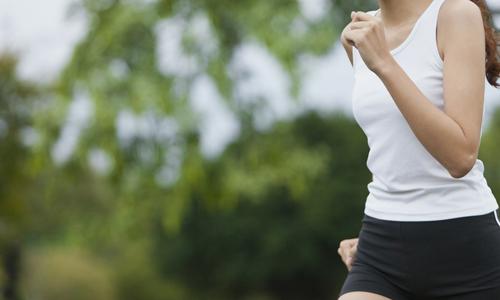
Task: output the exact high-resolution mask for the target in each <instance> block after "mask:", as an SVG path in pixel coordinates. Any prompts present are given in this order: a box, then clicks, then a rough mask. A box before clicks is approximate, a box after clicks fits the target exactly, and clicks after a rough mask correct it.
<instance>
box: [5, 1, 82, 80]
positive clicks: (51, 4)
mask: <svg viewBox="0 0 500 300" xmlns="http://www.w3.org/2000/svg"><path fill="white" fill-rule="evenodd" d="M72 2H73V1H71V0H51V1H36V0H15V1H14V0H6V1H0V51H2V50H1V49H9V50H12V51H14V52H16V53H18V55H19V56H20V64H19V66H18V70H17V71H18V75H19V77H21V78H23V79H29V80H34V81H38V82H43V83H48V82H50V81H52V80H54V79H55V78H56V77H57V76H58V74H59V73H60V71H61V70H62V69H63V68H64V66H65V65H66V64H67V63H68V61H69V59H70V58H71V55H72V52H73V49H74V46H75V45H76V43H77V42H78V41H79V40H80V39H81V38H82V37H83V36H84V35H85V33H86V31H87V27H88V24H87V23H88V20H87V18H86V16H84V15H83V14H81V15H77V16H73V17H72V18H68V17H67V10H68V8H69V7H70V5H71V3H72Z"/></svg>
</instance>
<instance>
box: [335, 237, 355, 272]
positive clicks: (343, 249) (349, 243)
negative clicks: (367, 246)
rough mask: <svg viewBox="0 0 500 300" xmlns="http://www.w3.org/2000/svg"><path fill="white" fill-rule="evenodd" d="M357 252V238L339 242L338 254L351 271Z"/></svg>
mask: <svg viewBox="0 0 500 300" xmlns="http://www.w3.org/2000/svg"><path fill="white" fill-rule="evenodd" d="M357 250H358V238H352V239H345V240H342V241H341V242H340V245H339V249H338V250H337V252H338V254H339V255H340V257H341V258H342V261H343V262H344V264H345V265H346V267H347V270H348V271H351V268H352V263H353V261H354V259H355V258H356V251H357Z"/></svg>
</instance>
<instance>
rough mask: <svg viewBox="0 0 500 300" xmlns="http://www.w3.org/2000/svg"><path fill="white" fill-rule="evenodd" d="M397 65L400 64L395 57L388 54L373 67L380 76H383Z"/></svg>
mask: <svg viewBox="0 0 500 300" xmlns="http://www.w3.org/2000/svg"><path fill="white" fill-rule="evenodd" d="M396 66H398V63H397V62H396V60H395V59H394V57H393V56H392V55H388V56H387V58H386V59H383V60H379V63H378V64H377V65H375V66H374V67H373V69H372V71H373V72H374V73H375V74H377V75H378V76H379V77H382V76H385V75H387V74H389V73H391V72H392V71H393V70H394V68H395V67H396Z"/></svg>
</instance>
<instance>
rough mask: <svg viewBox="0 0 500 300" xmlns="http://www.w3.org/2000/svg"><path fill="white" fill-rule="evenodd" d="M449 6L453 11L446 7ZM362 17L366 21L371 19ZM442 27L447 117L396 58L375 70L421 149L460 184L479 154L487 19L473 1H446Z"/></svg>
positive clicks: (445, 112)
mask: <svg viewBox="0 0 500 300" xmlns="http://www.w3.org/2000/svg"><path fill="white" fill-rule="evenodd" d="M447 3H448V4H449V7H444V6H445V5H447ZM358 14H359V13H358ZM361 15H362V16H361V18H360V19H365V21H366V20H369V19H371V18H373V17H372V16H371V15H368V14H365V13H361ZM367 16H368V17H367ZM372 21H373V19H372ZM439 21H440V22H439V23H440V26H442V28H441V29H440V34H442V36H443V38H442V39H441V41H443V46H442V47H443V53H444V55H443V56H444V65H443V97H444V103H445V105H444V111H442V110H440V109H439V108H437V107H436V106H435V105H434V104H432V103H431V102H430V101H429V100H428V99H427V98H426V96H425V95H424V94H422V92H421V91H420V90H419V88H418V87H417V86H416V85H415V83H414V82H413V81H412V80H411V79H410V77H408V75H407V74H406V73H405V72H404V70H403V69H402V68H401V67H400V66H399V64H398V63H397V62H396V61H395V60H394V58H393V56H392V55H384V56H383V57H384V59H382V60H381V59H377V60H375V59H374V60H373V61H374V62H375V61H378V63H377V64H375V63H374V64H373V65H372V66H371V69H372V71H373V72H374V73H376V74H377V76H378V77H379V78H380V79H381V80H382V82H383V83H384V85H385V86H386V88H387V90H388V91H389V93H390V94H391V95H392V98H393V100H394V102H395V103H396V105H397V107H398V108H399V110H400V111H401V113H402V114H403V116H404V117H405V119H406V120H407V122H408V124H409V125H410V127H411V129H412V131H413V132H414V134H415V136H416V137H417V138H418V139H419V141H420V142H421V143H422V144H423V146H424V147H425V148H426V149H427V150H428V151H429V152H430V153H431V155H432V156H433V157H435V158H436V159H437V160H438V161H439V162H440V163H441V164H442V165H443V166H444V167H445V168H446V169H447V170H448V172H449V173H450V175H451V176H453V177H454V178H460V177H463V176H465V175H466V174H467V173H468V172H469V171H470V170H471V168H472V167H473V165H474V163H475V161H476V159H477V155H478V151H479V143H480V131H481V122H482V117H483V103H484V85H485V59H486V55H485V34H484V28H483V19H482V16H481V12H480V10H479V8H478V7H477V6H476V5H475V4H474V3H472V2H471V1H447V2H445V3H444V4H443V9H442V11H441V15H440V20H439ZM374 30H375V29H374ZM358 41H359V39H358ZM372 41H373V38H372ZM382 43H385V41H383V42H382ZM366 44H369V43H366ZM365 46H367V47H366V48H368V47H369V46H368V45H365ZM383 48H384V47H378V49H383ZM375 49H377V47H375ZM365 52H368V51H365ZM386 54H387V53H386ZM378 58H380V52H379V54H378Z"/></svg>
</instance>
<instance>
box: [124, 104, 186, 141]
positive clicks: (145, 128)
mask: <svg viewBox="0 0 500 300" xmlns="http://www.w3.org/2000/svg"><path fill="white" fill-rule="evenodd" d="M115 127H116V135H117V138H118V140H119V142H120V144H121V145H122V146H123V147H128V146H129V145H130V143H131V142H132V141H133V140H134V139H153V140H155V141H156V142H159V143H160V144H162V145H164V146H169V145H171V144H173V143H174V142H175V141H176V139H177V135H178V131H179V125H178V124H177V121H176V120H175V119H174V118H172V117H169V116H161V115H159V114H157V113H155V112H153V111H145V112H143V113H140V114H135V113H134V112H133V111H131V110H130V109H122V110H121V111H119V112H118V115H117V117H116V120H115Z"/></svg>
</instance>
